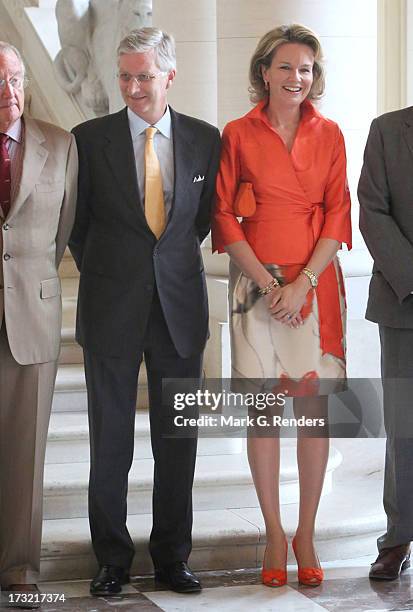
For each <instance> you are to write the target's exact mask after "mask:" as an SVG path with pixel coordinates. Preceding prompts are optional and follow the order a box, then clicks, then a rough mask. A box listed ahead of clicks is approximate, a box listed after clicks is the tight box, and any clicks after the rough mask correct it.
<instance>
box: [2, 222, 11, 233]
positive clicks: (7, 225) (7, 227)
mask: <svg viewBox="0 0 413 612" xmlns="http://www.w3.org/2000/svg"><path fill="white" fill-rule="evenodd" d="M9 227H10V225H9V224H8V223H5V224H4V225H3V229H4V230H6V231H7V230H8V229H9Z"/></svg>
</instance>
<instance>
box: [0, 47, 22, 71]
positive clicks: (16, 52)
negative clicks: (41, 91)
mask: <svg viewBox="0 0 413 612" xmlns="http://www.w3.org/2000/svg"><path fill="white" fill-rule="evenodd" d="M2 53H14V55H15V56H16V57H17V59H18V60H19V62H20V64H21V66H22V72H23V76H25V74H26V66H25V65H24V61H23V58H22V55H21V53H20V51H19V50H18V49H16V47H15V46H14V45H12V44H10V43H8V42H4V41H3V40H0V55H1V54H2Z"/></svg>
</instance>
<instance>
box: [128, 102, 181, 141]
mask: <svg viewBox="0 0 413 612" xmlns="http://www.w3.org/2000/svg"><path fill="white" fill-rule="evenodd" d="M128 120H129V128H130V131H131V134H132V140H135V138H136V137H137V136H139V135H140V134H142V132H144V131H145V130H146V128H148V127H150V126H151V124H150V123H147V122H146V121H145V120H144V119H142V117H139V115H137V114H136V113H134V112H133V111H131V109H130V108H129V107H128ZM153 127H156V129H157V130H158V131H159V132H160V133H161V134H162V135H163V136H165V138H171V113H170V110H169V106H167V107H166V111H165V113H164V114H163V115H162V117H161V118H160V119H159V121H158V122H157V123H155V124H154V126H153Z"/></svg>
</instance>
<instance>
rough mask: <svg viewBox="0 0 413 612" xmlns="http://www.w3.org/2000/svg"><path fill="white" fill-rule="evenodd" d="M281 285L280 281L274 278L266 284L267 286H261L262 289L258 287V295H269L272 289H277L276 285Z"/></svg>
mask: <svg viewBox="0 0 413 612" xmlns="http://www.w3.org/2000/svg"><path fill="white" fill-rule="evenodd" d="M279 286H280V283H279V282H278V280H277V279H276V278H273V279H272V281H271V282H269V283H268V285H265V287H261V289H258V295H261V296H262V295H267V294H268V293H271V291H272V290H273V289H275V287H279Z"/></svg>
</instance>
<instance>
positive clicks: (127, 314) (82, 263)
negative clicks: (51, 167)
mask: <svg viewBox="0 0 413 612" xmlns="http://www.w3.org/2000/svg"><path fill="white" fill-rule="evenodd" d="M171 118H172V134H173V143H174V165H175V184H174V199H173V204H172V210H171V215H170V218H169V221H168V224H167V227H166V230H165V232H164V233H163V235H162V236H161V238H160V240H159V241H157V240H156V238H155V236H154V235H153V233H152V232H151V230H150V229H149V227H148V224H147V223H146V219H145V215H144V211H143V208H142V205H141V202H140V196H139V190H138V181H137V176H136V167H135V158H134V153H133V145H132V139H131V134H130V130H129V125H128V118H127V113H126V109H123V110H122V111H120V112H118V113H115V114H112V115H108V116H106V117H101V118H98V119H93V120H91V121H87V122H86V123H82V124H81V125H79V126H77V127H76V128H74V130H73V133H74V135H75V137H76V143H77V146H78V151H79V194H78V205H77V212H76V220H75V225H74V228H73V232H72V236H71V239H70V242H69V247H70V250H71V252H72V254H73V257H74V259H75V261H76V264H77V267H78V269H79V270H80V286H79V300H78V311H77V327H76V339H77V341H78V342H79V343H80V344H81V345H82V346H83V347H84V348H86V349H88V350H90V351H93V352H95V353H98V354H102V355H105V356H113V357H122V358H136V355H137V352H138V351H139V350H141V348H142V342H143V338H144V335H145V330H146V326H147V321H148V317H149V314H150V310H151V305H152V296H153V291H154V287H155V283H156V287H157V290H158V293H159V298H160V301H161V304H162V310H163V312H164V315H165V319H166V322H167V325H168V329H169V332H170V334H171V337H172V340H173V342H174V345H175V347H176V349H177V351H178V353H179V354H180V355H181V356H182V357H189V356H190V355H195V354H197V353H199V352H201V351H202V350H203V348H204V346H205V342H206V339H207V335H208V301H207V291H206V284H205V276H204V270H203V264H202V258H201V251H200V243H201V242H202V240H203V239H204V238H205V237H206V235H207V234H208V232H209V229H210V215H211V206H212V202H213V197H214V193H215V177H216V173H217V168H218V163H219V152H220V135H219V131H218V130H217V129H216V128H215V127H213V126H211V125H209V124H208V123H205V122H203V121H200V120H198V119H194V118H192V117H188V116H186V115H181V114H179V113H176V112H174V111H173V110H172V109H171ZM198 176H200V177H204V179H203V180H202V181H198V182H195V183H194V182H193V179H194V177H198Z"/></svg>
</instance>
